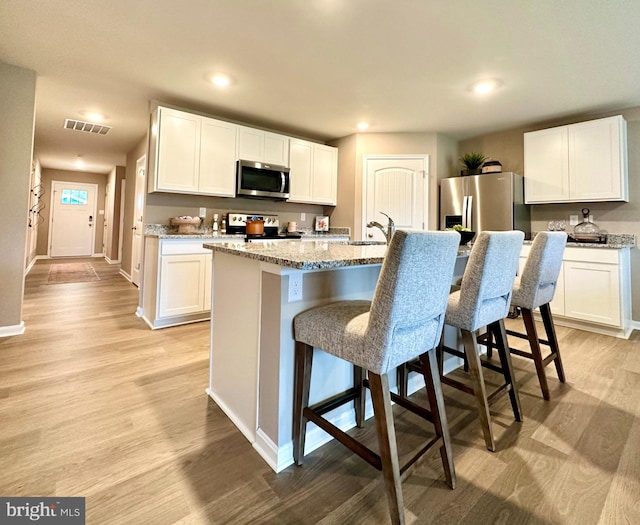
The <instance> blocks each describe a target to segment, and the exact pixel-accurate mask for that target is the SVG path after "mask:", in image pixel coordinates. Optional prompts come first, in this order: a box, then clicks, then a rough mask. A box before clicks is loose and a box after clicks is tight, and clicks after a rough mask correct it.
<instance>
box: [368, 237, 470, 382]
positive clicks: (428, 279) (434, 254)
mask: <svg viewBox="0 0 640 525" xmlns="http://www.w3.org/2000/svg"><path fill="white" fill-rule="evenodd" d="M459 244H460V235H459V234H458V233H457V232H406V231H402V230H398V231H396V232H395V234H394V235H393V237H392V239H391V243H390V245H389V248H388V250H387V254H386V256H385V259H384V262H383V264H382V269H381V271H380V277H379V278H378V283H377V285H376V290H375V294H374V297H373V301H372V303H371V310H370V314H369V323H368V325H367V329H366V333H365V349H366V352H367V356H366V359H367V361H368V362H367V366H366V368H367V369H368V370H371V371H372V372H374V373H376V374H384V373H387V372H388V371H389V370H390V369H392V368H395V367H396V366H398V365H400V364H402V363H405V362H407V361H410V360H412V359H414V358H416V357H418V356H419V355H421V354H423V353H425V352H427V351H428V350H431V349H432V348H435V347H436V346H437V344H438V341H439V339H440V334H441V332H442V327H443V323H444V313H445V310H446V307H447V298H448V295H449V288H450V286H451V279H452V277H453V269H454V266H455V262H456V257H457V253H458V247H459Z"/></svg>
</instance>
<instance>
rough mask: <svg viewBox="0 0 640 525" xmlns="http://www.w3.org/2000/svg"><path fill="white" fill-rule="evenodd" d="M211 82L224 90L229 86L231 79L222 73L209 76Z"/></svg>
mask: <svg viewBox="0 0 640 525" xmlns="http://www.w3.org/2000/svg"><path fill="white" fill-rule="evenodd" d="M211 82H212V83H213V84H214V85H216V86H218V87H219V88H226V87H228V86H229V85H230V84H231V77H230V76H229V75H224V74H222V73H216V74H214V75H212V76H211Z"/></svg>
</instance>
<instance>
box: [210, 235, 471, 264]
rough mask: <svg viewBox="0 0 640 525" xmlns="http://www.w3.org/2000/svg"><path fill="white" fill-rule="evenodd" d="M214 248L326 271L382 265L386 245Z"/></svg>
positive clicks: (280, 243) (464, 250) (282, 244)
mask: <svg viewBox="0 0 640 525" xmlns="http://www.w3.org/2000/svg"><path fill="white" fill-rule="evenodd" d="M204 247H205V248H209V249H211V250H213V251H218V252H224V253H230V254H232V255H237V256H240V257H247V258H249V259H254V260H257V261H262V262H267V263H272V264H277V265H279V266H286V267H289V268H296V269H298V270H327V269H333V268H343V267H347V266H363V265H366V264H382V261H384V256H385V253H386V251H387V245H386V244H366V245H363V244H350V243H348V242H322V241H309V242H304V243H302V242H298V241H290V242H283V241H275V242H269V241H263V242H260V243H244V242H243V243H223V244H217V243H216V244H205V245H204ZM469 252H470V248H469V247H467V246H461V247H460V250H459V251H458V257H467V256H468V255H469Z"/></svg>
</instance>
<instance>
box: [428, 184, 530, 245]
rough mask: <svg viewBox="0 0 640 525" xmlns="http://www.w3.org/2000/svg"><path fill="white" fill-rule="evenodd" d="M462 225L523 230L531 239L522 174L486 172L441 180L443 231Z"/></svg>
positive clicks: (495, 229) (483, 228) (441, 222)
mask: <svg viewBox="0 0 640 525" xmlns="http://www.w3.org/2000/svg"><path fill="white" fill-rule="evenodd" d="M456 224H462V226H465V227H467V228H470V229H471V230H473V231H475V232H476V234H478V233H480V232H481V231H485V230H492V231H504V230H521V231H523V232H524V233H525V238H526V239H529V238H530V237H531V215H530V212H529V206H528V205H526V204H525V203H524V181H523V177H522V175H518V174H517V173H513V172H504V173H484V174H482V175H470V176H467V177H452V178H450V179H442V180H441V181H440V229H441V230H444V229H445V228H451V227H453V226H454V225H456Z"/></svg>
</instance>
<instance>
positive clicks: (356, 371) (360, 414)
mask: <svg viewBox="0 0 640 525" xmlns="http://www.w3.org/2000/svg"><path fill="white" fill-rule="evenodd" d="M353 386H354V388H356V389H358V392H359V395H358V397H357V398H355V399H354V400H353V405H354V409H355V411H356V425H357V427H358V428H362V427H363V426H364V404H365V401H366V397H365V386H364V369H363V368H361V367H359V366H356V365H353Z"/></svg>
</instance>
